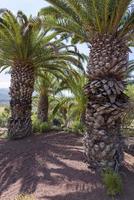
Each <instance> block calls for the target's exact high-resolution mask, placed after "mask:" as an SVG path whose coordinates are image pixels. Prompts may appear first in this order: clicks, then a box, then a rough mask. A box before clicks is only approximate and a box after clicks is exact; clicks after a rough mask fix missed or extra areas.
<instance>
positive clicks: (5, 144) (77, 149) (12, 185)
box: [0, 133, 134, 200]
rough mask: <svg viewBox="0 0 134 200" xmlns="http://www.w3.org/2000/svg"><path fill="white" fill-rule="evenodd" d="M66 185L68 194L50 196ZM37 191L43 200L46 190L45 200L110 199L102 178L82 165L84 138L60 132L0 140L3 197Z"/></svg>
mask: <svg viewBox="0 0 134 200" xmlns="http://www.w3.org/2000/svg"><path fill="white" fill-rule="evenodd" d="M127 173H128V172H127ZM130 176H131V177H132V174H131V175H130ZM63 185H64V190H65V191H66V192H67V193H68V194H66V195H59V194H55V196H52V195H49V192H50V190H51V188H53V187H54V188H56V190H58V189H59V190H60V189H61V188H62V187H63ZM37 189H38V194H37V196H38V197H40V199H41V198H43V194H44V192H42V191H43V190H45V194H46V196H45V197H44V199H48V200H49V199H51V200H53V199H54V200H61V199H63V200H66V199H67V200H75V199H78V198H77V197H78V196H79V197H81V200H83V199H84V200H86V199H88V197H89V195H91V198H89V199H91V200H92V199H93V198H94V197H95V195H96V194H97V195H100V196H101V197H103V196H104V198H103V199H102V200H104V199H105V200H107V199H106V198H107V196H106V193H105V191H104V189H103V186H102V184H101V182H100V177H99V176H98V175H97V174H95V173H94V172H93V171H91V170H88V169H87V168H86V166H85V164H84V163H83V152H82V143H81V138H79V137H77V136H76V135H73V134H61V133H60V134H50V135H42V136H38V137H29V138H26V139H24V140H19V141H6V140H3V141H0V196H1V197H2V198H3V195H4V196H6V195H9V194H11V195H12V196H13V198H14V196H15V195H16V194H17V193H27V194H31V193H35V192H36V190H37ZM47 190H48V191H47ZM131 192H132V191H131ZM101 197H100V199H99V200H101ZM133 197H134V195H133ZM3 199H4V198H3ZM79 199H80V198H79ZM79 199H78V200H79ZM133 199H134V198H133ZM133 199H130V200H133ZM122 200H124V199H123V198H122ZM127 200H129V199H127Z"/></svg>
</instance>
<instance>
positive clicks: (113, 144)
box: [84, 133, 124, 172]
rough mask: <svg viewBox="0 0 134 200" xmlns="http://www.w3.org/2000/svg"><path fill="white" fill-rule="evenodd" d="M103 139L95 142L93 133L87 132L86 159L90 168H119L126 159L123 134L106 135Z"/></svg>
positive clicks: (115, 169)
mask: <svg viewBox="0 0 134 200" xmlns="http://www.w3.org/2000/svg"><path fill="white" fill-rule="evenodd" d="M104 137H105V138H104V140H103V141H100V142H99V141H97V143H94V142H93V141H94V137H93V135H92V136H91V135H89V134H87V133H86V134H85V136H84V148H85V155H86V161H87V164H88V166H89V167H90V168H93V169H95V170H97V171H101V170H105V169H108V168H110V169H113V170H114V171H117V172H118V170H119V168H120V167H121V165H122V163H123V160H124V153H123V148H122V146H123V145H122V143H123V140H122V139H121V136H119V135H118V136H117V135H114V136H113V135H104Z"/></svg>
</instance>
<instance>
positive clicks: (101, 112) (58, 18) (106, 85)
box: [40, 0, 134, 170]
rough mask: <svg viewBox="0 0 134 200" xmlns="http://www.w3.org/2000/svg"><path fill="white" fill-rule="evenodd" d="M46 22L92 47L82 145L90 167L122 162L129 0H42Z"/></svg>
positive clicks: (133, 24) (133, 15) (132, 20)
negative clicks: (44, 2) (84, 131)
mask: <svg viewBox="0 0 134 200" xmlns="http://www.w3.org/2000/svg"><path fill="white" fill-rule="evenodd" d="M46 1H47V2H49V3H51V4H52V6H49V7H47V8H44V9H42V10H41V12H40V15H42V16H44V25H45V26H47V27H49V28H52V29H53V30H56V31H57V32H58V33H59V32H62V33H63V34H64V33H67V34H69V35H70V36H71V37H72V38H73V41H75V42H86V43H87V44H88V45H89V47H90V56H89V64H88V69H87V72H88V78H89V83H88V84H87V85H86V87H85V92H86V94H87V97H88V104H87V109H86V125H87V132H86V134H85V138H84V141H85V142H84V143H85V145H84V147H85V154H86V157H87V161H88V163H89V165H90V166H91V167H94V168H95V169H102V168H107V167H111V168H113V169H115V170H116V169H117V170H118V168H119V166H120V165H121V163H122V161H123V149H122V140H121V131H120V127H121V118H122V117H123V116H124V112H125V110H126V108H127V106H128V98H127V96H126V95H125V94H124V89H125V83H124V79H125V76H126V71H127V67H128V52H129V48H128V45H129V44H131V39H132V36H133V34H134V31H133V30H134V12H129V11H128V8H129V6H130V4H131V2H132V0H79V1H78V0H68V1H64V0H46Z"/></svg>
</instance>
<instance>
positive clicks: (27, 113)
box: [8, 62, 34, 139]
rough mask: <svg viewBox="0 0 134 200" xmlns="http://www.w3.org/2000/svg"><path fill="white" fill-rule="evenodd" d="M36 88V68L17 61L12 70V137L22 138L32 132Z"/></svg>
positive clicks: (10, 130)
mask: <svg viewBox="0 0 134 200" xmlns="http://www.w3.org/2000/svg"><path fill="white" fill-rule="evenodd" d="M33 90H34V69H33V67H31V66H30V65H25V64H24V63H23V62H19V63H15V64H14V67H13V68H12V71H11V86H10V96H11V101H10V107H11V118H10V119H9V126H8V134H9V137H10V138H11V139H20V138H23V137H26V136H28V135H30V134H31V133H32V122H31V105H32V93H33Z"/></svg>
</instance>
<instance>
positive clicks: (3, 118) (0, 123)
mask: <svg viewBox="0 0 134 200" xmlns="http://www.w3.org/2000/svg"><path fill="white" fill-rule="evenodd" d="M9 116H10V110H9V109H8V108H4V111H3V112H2V113H0V127H6V126H7V123H8V118H9Z"/></svg>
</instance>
